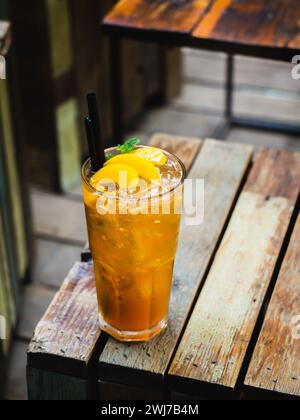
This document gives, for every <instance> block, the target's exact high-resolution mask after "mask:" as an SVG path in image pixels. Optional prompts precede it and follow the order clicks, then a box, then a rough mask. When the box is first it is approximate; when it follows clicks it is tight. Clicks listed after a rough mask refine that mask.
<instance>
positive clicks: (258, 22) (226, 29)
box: [193, 0, 300, 48]
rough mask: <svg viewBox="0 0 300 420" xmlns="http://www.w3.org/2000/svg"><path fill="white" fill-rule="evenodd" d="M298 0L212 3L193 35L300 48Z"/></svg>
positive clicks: (267, 45) (299, 8)
mask: <svg viewBox="0 0 300 420" xmlns="http://www.w3.org/2000/svg"><path fill="white" fill-rule="evenodd" d="M299 16H300V4H299V2H298V1H297V0H272V1H271V2H270V1H269V0H252V1H251V2H249V0H239V1H236V0H214V1H212V2H211V6H210V8H209V9H207V13H206V14H205V16H204V17H203V18H202V19H201V21H200V22H199V23H198V25H197V27H196V28H195V30H194V32H193V36H194V37H195V38H199V39H210V40H216V41H222V42H232V43H237V44H246V45H257V46H260V47H262V46H266V47H271V48H275V47H276V48H288V47H290V48H300V41H299V36H298V35H299V24H298V20H299Z"/></svg>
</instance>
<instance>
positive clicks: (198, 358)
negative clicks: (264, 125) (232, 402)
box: [169, 150, 300, 392]
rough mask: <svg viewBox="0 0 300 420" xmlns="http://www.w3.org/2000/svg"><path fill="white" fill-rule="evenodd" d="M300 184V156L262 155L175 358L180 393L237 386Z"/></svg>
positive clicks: (175, 384)
mask: <svg viewBox="0 0 300 420" xmlns="http://www.w3.org/2000/svg"><path fill="white" fill-rule="evenodd" d="M295 185H297V186H298V187H295ZM299 186H300V155H299V154H291V153H287V152H285V151H280V152H273V151H269V150H263V151H261V152H260V153H259V155H258V157H257V159H256V162H255V164H254V167H253V169H252V172H251V174H250V177H249V180H248V182H247V184H246V186H245V188H244V190H243V192H242V194H241V196H240V198H239V200H238V203H237V205H236V207H235V211H234V213H233V215H232V218H231V221H230V224H229V226H228V228H227V231H226V233H225V236H224V239H223V241H222V243H221V245H220V248H219V250H218V252H217V255H216V258H215V260H214V264H213V266H212V268H211V270H210V272H209V275H208V278H207V281H206V283H205V286H204V288H203V290H202V292H201V294H200V297H199V299H198V301H197V304H196V306H195V308H194V311H193V313H192V316H191V318H190V320H189V323H188V326H187V328H186V330H185V333H184V335H183V338H182V340H181V342H180V346H179V348H178V351H177V353H176V355H175V357H174V360H173V362H172V365H171V368H170V371H169V380H170V383H171V384H172V387H175V388H176V390H178V391H180V390H184V389H185V385H186V384H190V385H191V389H192V391H195V392H197V389H198V388H199V387H200V386H201V385H203V384H214V385H219V386H221V387H223V389H224V390H226V389H227V390H234V389H235V387H236V384H237V380H238V377H239V374H240V372H241V368H242V365H243V361H244V357H245V354H246V351H247V349H248V345H249V342H250V340H251V337H252V334H253V330H254V328H255V325H256V322H257V319H258V316H259V313H260V309H261V306H262V303H263V301H264V297H265V293H266V291H267V289H268V286H269V284H270V282H271V279H272V275H273V272H274V269H275V265H276V262H277V260H278V257H279V254H280V251H281V247H282V244H283V241H284V238H285V235H286V233H287V229H288V226H289V223H290V219H291V216H292V213H293V211H294V208H295V204H296V200H297V197H298V194H299V188H300V187H299ZM199 389H200V388H199Z"/></svg>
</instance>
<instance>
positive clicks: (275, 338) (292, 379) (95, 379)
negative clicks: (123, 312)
mask: <svg viewBox="0 0 300 420" xmlns="http://www.w3.org/2000/svg"><path fill="white" fill-rule="evenodd" d="M151 143H152V144H153V145H155V146H160V147H163V148H166V149H167V150H169V151H172V152H175V153H176V154H177V155H178V156H179V157H181V159H182V160H183V161H184V163H185V165H186V166H187V168H188V170H189V178H191V179H199V178H203V179H204V180H205V217H204V223H203V224H202V225H200V226H192V227H191V226H186V225H185V223H184V222H183V223H182V228H181V236H180V244H179V250H178V254H177V260H176V265H175V272H174V283H173V289H172V298H171V305H170V322H169V327H168V329H167V330H166V331H165V332H164V333H163V334H162V335H160V336H158V337H156V338H155V339H154V340H153V341H151V342H149V343H142V344H124V343H119V342H117V341H115V340H114V339H112V338H109V337H108V336H107V335H106V334H104V333H102V332H100V331H99V328H98V310H97V303H96V292H95V287H94V280H93V265H92V262H91V261H89V259H88V258H87V257H88V254H87V252H86V250H85V251H84V254H83V258H84V261H85V262H77V263H76V264H75V266H74V267H73V268H72V270H71V272H70V274H69V276H68V277H67V279H66V280H65V282H64V284H63V286H62V288H61V290H60V291H59V292H58V293H57V295H56V297H55V299H54V301H53V302H52V304H51V305H50V307H49V308H48V310H47V312H46V314H45V316H44V317H43V318H42V320H41V321H40V323H39V324H38V326H37V328H36V330H35V333H34V337H33V340H32V342H31V344H30V346H29V351H28V392H29V398H30V399H102V400H109V399H114V398H115V399H165V398H172V399H174V400H176V399H181V398H196V399H203V398H205V399H206V398H207V399H213V398H216V397H218V398H231V399H240V398H250V397H251V396H253V395H255V396H256V397H260V396H265V395H266V394H267V396H268V397H271V398H273V397H275V398H277V397H285V398H286V397H289V398H291V397H300V339H299V338H300V337H299V335H300V334H299V331H297V322H298V324H299V315H300V313H299V311H300V309H299V308H300V301H299V299H300V298H299V296H300V293H299V292H300V286H299V285H300V282H299V272H300V271H299V237H300V236H299V230H300V223H299V222H300V220H299V217H298V215H299V192H300V154H297V153H290V152H287V151H279V150H278V151H277V150H272V149H263V150H261V151H259V152H258V154H256V155H255V156H253V148H252V147H251V146H246V145H240V144H231V143H224V142H220V141H216V140H211V139H208V140H206V141H201V140H200V139H190V138H174V137H171V136H168V135H160V134H158V135H155V136H154V137H153V138H152V140H151ZM271 298H272V299H271ZM270 299H271V302H270ZM263 321H264V322H263Z"/></svg>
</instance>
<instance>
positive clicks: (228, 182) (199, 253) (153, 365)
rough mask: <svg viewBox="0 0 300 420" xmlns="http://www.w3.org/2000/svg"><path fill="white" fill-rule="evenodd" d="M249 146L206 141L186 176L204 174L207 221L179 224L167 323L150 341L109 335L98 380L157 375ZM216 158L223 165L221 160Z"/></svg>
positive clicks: (141, 381)
mask: <svg viewBox="0 0 300 420" xmlns="http://www.w3.org/2000/svg"><path fill="white" fill-rule="evenodd" d="M251 153H252V148H251V147H247V146H246V147H245V146H240V145H234V144H226V145H225V144H224V143H221V142H217V141H212V140H211V141H207V142H206V143H205V144H204V146H203V148H202V149H201V152H200V154H199V156H198V158H197V159H196V161H195V163H194V165H193V168H192V170H191V172H190V175H189V177H190V178H192V179H198V178H200V179H202V178H204V179H205V182H206V189H205V206H206V220H205V223H203V224H202V225H200V226H192V227H191V226H186V225H185V224H184V223H183V224H182V228H181V236H180V245H179V250H178V254H177V260H176V264H175V271H174V283H173V290H172V297H171V304H170V316H169V327H168V329H167V330H166V331H165V332H164V333H163V334H162V335H160V336H159V337H156V338H155V339H154V340H153V341H151V342H150V343H144V344H139V345H137V344H129V345H128V344H121V343H117V342H116V341H114V340H112V339H110V340H109V341H108V343H107V345H106V347H105V348H104V351H103V353H102V355H101V357H100V365H99V373H100V379H101V380H106V381H108V382H116V383H126V384H130V385H133V386H142V387H145V386H146V384H147V386H148V387H150V386H152V387H153V386H155V389H156V390H157V392H161V389H160V387H162V385H163V384H162V380H163V377H164V374H165V372H166V370H167V367H168V364H169V362H170V359H171V357H172V353H173V351H174V349H175V346H176V344H177V342H178V339H179V337H180V333H181V331H182V328H183V325H184V323H185V320H186V318H187V316H188V313H189V311H190V309H191V305H192V303H193V300H194V298H195V294H196V293H197V290H198V288H199V286H200V284H201V283H202V281H203V278H204V276H205V272H206V270H207V268H208V266H209V264H210V261H211V258H212V255H213V253H214V250H215V248H216V246H217V243H218V240H219V238H220V235H221V233H222V230H223V226H224V223H225V221H226V219H227V217H228V215H229V212H230V210H231V206H232V205H233V202H234V200H235V197H236V194H237V191H238V189H239V186H240V183H241V180H242V179H243V176H244V174H245V171H246V169H247V167H248V164H249V162H250V158H251ZM220 162H222V163H223V164H222V165H220Z"/></svg>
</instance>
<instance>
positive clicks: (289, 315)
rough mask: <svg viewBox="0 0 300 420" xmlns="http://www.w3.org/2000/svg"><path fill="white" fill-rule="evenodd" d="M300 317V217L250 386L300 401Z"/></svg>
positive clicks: (251, 371)
mask: <svg viewBox="0 0 300 420" xmlns="http://www.w3.org/2000/svg"><path fill="white" fill-rule="evenodd" d="M299 317H300V217H298V221H297V223H296V227H295V229H294V232H293V235H292V238H291V241H290V245H289V248H288V251H287V254H286V256H285V259H284V262H283V265H282V268H281V272H280V275H279V278H278V281H277V284H276V288H275V290H274V293H273V296H272V300H271V302H270V305H269V308H268V311H267V315H266V318H265V322H264V325H263V328H262V330H261V333H260V337H259V340H258V343H257V345H256V348H255V351H254V354H253V357H252V361H251V364H250V367H249V370H248V374H247V377H246V380H245V384H246V385H247V386H249V387H251V388H257V390H258V391H259V390H260V389H261V390H267V391H272V392H274V393H279V394H283V395H288V396H298V397H300V340H299V338H297V337H299V328H298V327H297V324H298V325H299V324H300V318H299ZM293 334H294V335H293Z"/></svg>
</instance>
